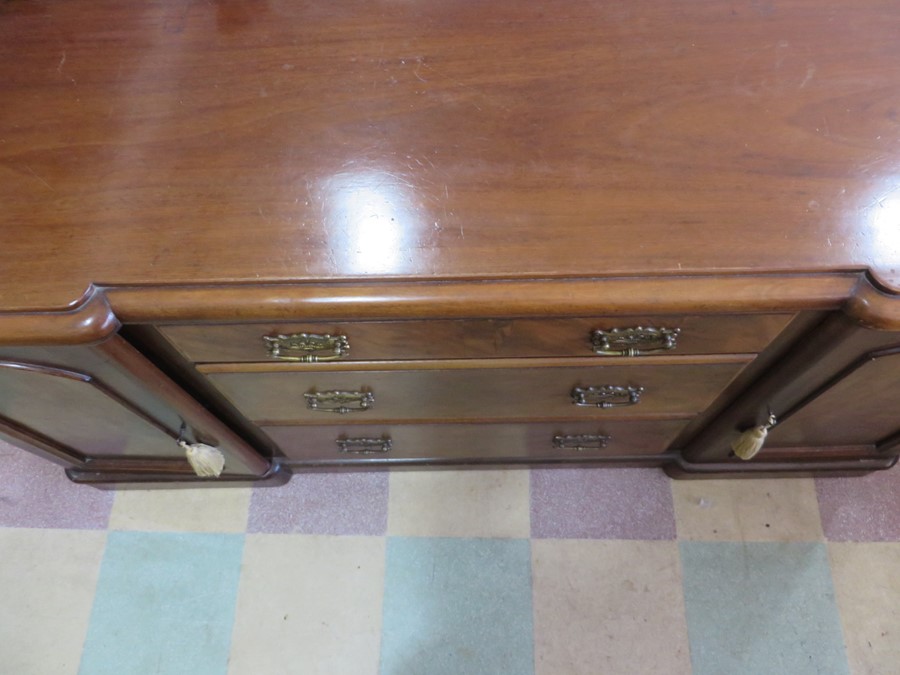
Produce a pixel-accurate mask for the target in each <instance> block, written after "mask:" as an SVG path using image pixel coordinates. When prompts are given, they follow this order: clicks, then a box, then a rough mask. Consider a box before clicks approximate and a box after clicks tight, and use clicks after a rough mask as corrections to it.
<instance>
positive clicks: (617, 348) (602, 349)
mask: <svg viewBox="0 0 900 675" xmlns="http://www.w3.org/2000/svg"><path fill="white" fill-rule="evenodd" d="M680 332H681V329H680V328H649V327H644V326H635V327H634V328H610V329H609V330H595V331H593V332H592V333H591V346H592V347H593V348H594V353H595V354H599V355H601V356H642V355H644V354H652V353H654V352H665V351H668V350H670V349H675V348H676V347H677V346H678V334H679V333H680Z"/></svg>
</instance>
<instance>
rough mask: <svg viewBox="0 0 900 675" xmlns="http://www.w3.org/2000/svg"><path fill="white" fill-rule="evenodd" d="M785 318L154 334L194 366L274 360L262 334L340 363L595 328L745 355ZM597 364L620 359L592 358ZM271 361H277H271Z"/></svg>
mask: <svg viewBox="0 0 900 675" xmlns="http://www.w3.org/2000/svg"><path fill="white" fill-rule="evenodd" d="M792 317H793V315H791V314H774V315H772V314H760V315H745V316H706V317H701V316H632V317H595V318H594V317H592V318H572V319H556V320H554V319H512V320H505V321H504V320H498V319H483V320H476V319H473V320H468V321H394V322H346V323H329V324H314V323H308V324H272V323H270V324H236V325H235V324H231V325H204V326H197V325H189V326H162V327H160V329H159V330H160V332H161V333H162V335H163V336H165V337H166V338H168V339H169V341H171V342H172V344H173V345H175V347H177V348H178V349H179V350H180V351H181V352H182V353H183V354H184V355H185V356H186V357H187V358H188V359H189V360H191V361H193V362H196V363H209V362H213V363H215V362H224V363H228V362H245V361H272V360H273V358H272V357H271V356H270V355H269V352H268V349H267V348H266V345H265V343H264V342H263V339H262V337H263V336H276V335H282V334H287V335H291V334H295V333H312V334H320V335H321V334H328V335H346V336H347V339H348V342H349V344H350V349H349V353H348V354H347V356H346V357H345V358H342V359H341V360H342V361H372V360H397V359H403V360H406V359H450V358H469V359H479V358H511V357H529V356H535V357H539V356H588V355H592V354H593V353H594V352H593V347H592V344H591V340H590V336H591V334H592V332H593V331H595V330H608V329H611V328H628V327H637V326H643V327H648V326H653V327H657V328H661V327H666V328H671V329H679V330H680V331H681V333H680V334H679V335H678V337H677V344H676V347H675V348H674V349H672V350H667V351H665V352H662V353H664V354H669V355H676V354H679V355H680V354H710V353H724V354H734V353H738V354H744V353H754V352H758V351H760V350H762V349H763V348H765V347H766V345H768V344H769V343H770V342H771V341H772V340H773V339H774V338H775V336H776V335H778V333H779V332H780V331H781V330H782V329H783V328H784V327H785V326H786V325H787V324H788V322H789V321H790V320H791V318H792ZM597 358H598V359H600V360H606V361H609V360H614V359H616V358H618V357H609V356H597ZM275 360H277V359H275Z"/></svg>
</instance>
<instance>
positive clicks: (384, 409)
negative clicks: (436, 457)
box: [200, 357, 745, 424]
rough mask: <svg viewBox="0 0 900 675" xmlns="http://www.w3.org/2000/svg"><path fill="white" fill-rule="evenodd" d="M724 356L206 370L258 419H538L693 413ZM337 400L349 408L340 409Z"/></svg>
mask: <svg viewBox="0 0 900 675" xmlns="http://www.w3.org/2000/svg"><path fill="white" fill-rule="evenodd" d="M719 359H720V360H722V361H725V362H721V363H703V364H700V363H693V364H679V365H644V364H643V363H641V364H640V365H631V364H630V365H623V366H598V365H596V361H587V362H582V361H583V360H581V359H578V360H573V359H559V360H553V359H541V360H534V361H535V363H529V364H528V365H527V366H525V367H513V368H507V367H497V366H496V364H497V363H498V361H491V362H477V363H478V364H479V367H471V366H470V365H468V364H471V362H447V361H444V362H420V363H416V364H412V365H413V366H414V367H410V364H393V366H394V369H392V370H380V369H377V368H379V367H380V365H379V364H364V365H365V368H355V369H350V368H346V369H343V370H325V369H323V368H322V367H321V366H320V365H317V364H310V365H316V366H317V367H316V368H315V369H313V370H307V369H305V368H304V367H303V364H300V365H299V366H294V367H288V366H274V367H273V366H268V367H267V370H268V372H215V371H216V368H215V367H213V366H205V367H201V369H200V370H201V371H202V372H206V373H207V375H208V377H209V379H210V380H211V381H212V382H213V384H214V385H215V386H216V387H218V389H219V390H220V391H221V392H222V393H223V394H224V395H225V396H227V397H228V398H229V399H230V400H231V402H232V403H234V405H235V406H236V407H237V408H238V409H239V410H240V411H241V412H243V414H244V415H246V416H247V417H248V418H250V419H251V420H253V421H254V422H257V423H260V424H265V423H268V422H278V423H285V422H290V423H300V424H333V423H336V419H338V418H340V419H341V423H348V422H349V423H366V422H369V421H372V420H379V421H388V420H394V421H415V420H421V421H431V420H448V421H449V420H497V421H500V420H506V419H530V420H535V421H538V420H541V419H560V418H563V419H573V420H577V419H597V418H615V417H648V416H653V415H660V414H669V415H673V416H674V415H680V416H685V415H689V414H694V413H696V412H699V411H700V410H703V409H704V408H705V407H706V406H707V405H708V404H709V403H710V402H711V401H712V400H713V399H714V398H715V397H716V395H717V394H718V393H719V392H720V391H722V389H724V388H725V386H726V385H727V384H728V383H729V382H731V380H732V379H733V378H734V376H735V375H737V373H738V372H739V370H740V369H741V367H742V366H743V364H744V363H745V359H739V358H737V357H729V360H725V357H719ZM573 361H579V362H581V363H574V364H573ZM629 361H630V362H634V361H636V359H629ZM670 361H671V359H670ZM501 363H502V362H501ZM519 363H521V361H520V362H519ZM561 364H566V365H565V366H563V365H561ZM261 367H262V366H261ZM335 392H338V393H339V394H335ZM354 397H356V398H355V399H354ZM601 406H602V407H601ZM341 407H343V408H344V409H345V410H344V411H343V412H335V411H334V410H335V409H336V408H341Z"/></svg>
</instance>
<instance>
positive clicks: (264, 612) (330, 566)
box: [228, 534, 385, 675]
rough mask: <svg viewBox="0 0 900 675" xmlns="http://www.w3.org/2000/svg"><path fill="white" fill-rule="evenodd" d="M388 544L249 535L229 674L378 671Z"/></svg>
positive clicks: (360, 539) (361, 674) (376, 540)
mask: <svg viewBox="0 0 900 675" xmlns="http://www.w3.org/2000/svg"><path fill="white" fill-rule="evenodd" d="M384 557H385V540H384V538H383V537H328V536H301V535H281V534H255V535H248V536H247V540H246V543H245V545H244V560H243V572H242V574H241V583H240V588H239V590H238V600H237V611H236V616H235V624H234V631H233V634H232V638H231V657H230V661H229V671H228V672H229V673H231V675H246V674H248V673H265V674H266V675H281V674H285V675H287V674H291V675H293V674H294V673H305V674H306V673H309V674H313V673H322V674H323V675H325V674H327V675H331V674H333V673H353V674H354V675H357V674H358V675H364V674H366V673H375V672H377V671H378V657H379V646H380V642H381V611H382V607H381V605H382V597H383V589H384Z"/></svg>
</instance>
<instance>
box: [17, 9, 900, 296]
mask: <svg viewBox="0 0 900 675" xmlns="http://www.w3.org/2000/svg"><path fill="white" fill-rule="evenodd" d="M898 116H900V10H898V8H897V4H896V2H894V1H893V0H840V1H838V0H784V1H781V0H765V1H764V0H752V1H751V0H746V1H744V0H735V1H734V2H728V3H723V2H713V1H707V2H702V1H701V2H690V3H684V2H678V3H673V2H669V1H667V0H631V1H630V2H606V1H605V0H571V1H567V2H565V3H552V4H548V3H546V2H543V1H542V0H517V1H516V2H511V1H507V0H497V1H496V2H446V1H436V0H421V1H420V2H415V3H398V2H385V1H384V0H346V1H342V2H324V3H323V2H304V1H301V0H276V1H271V2H266V1H264V0H259V1H253V0H220V1H218V2H210V3H189V2H188V3H186V2H177V3H176V2H146V3H144V2H140V3H138V2H125V1H117V0H105V1H103V0H101V1H98V2H95V3H62V2H53V1H45V2H25V1H16V2H4V3H2V4H0V206H2V210H0V237H2V242H3V245H2V247H0V270H2V273H0V310H6V311H8V310H16V309H33V308H55V307H64V306H69V305H71V304H72V303H74V302H76V301H77V300H78V298H80V297H81V296H82V294H83V293H84V291H85V289H86V288H87V287H88V285H89V284H90V283H97V284H114V285H126V284H173V283H208V282H220V281H262V280H276V281H288V280H306V279H322V280H328V279H346V278H356V279H360V278H362V279H368V278H373V277H379V278H383V277H394V278H397V277H400V278H448V277H461V278H468V277H553V276H567V277H576V276H607V275H635V274H647V273H671V274H688V273H716V272H736V271H747V272H754V273H756V272H778V271H790V270H855V269H865V268H870V269H871V270H873V273H874V274H875V275H876V277H877V278H878V279H880V280H881V282H882V283H883V284H885V285H887V286H889V287H893V288H894V289H895V290H896V289H900V133H898V132H900V126H898V123H900V117H898Z"/></svg>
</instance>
